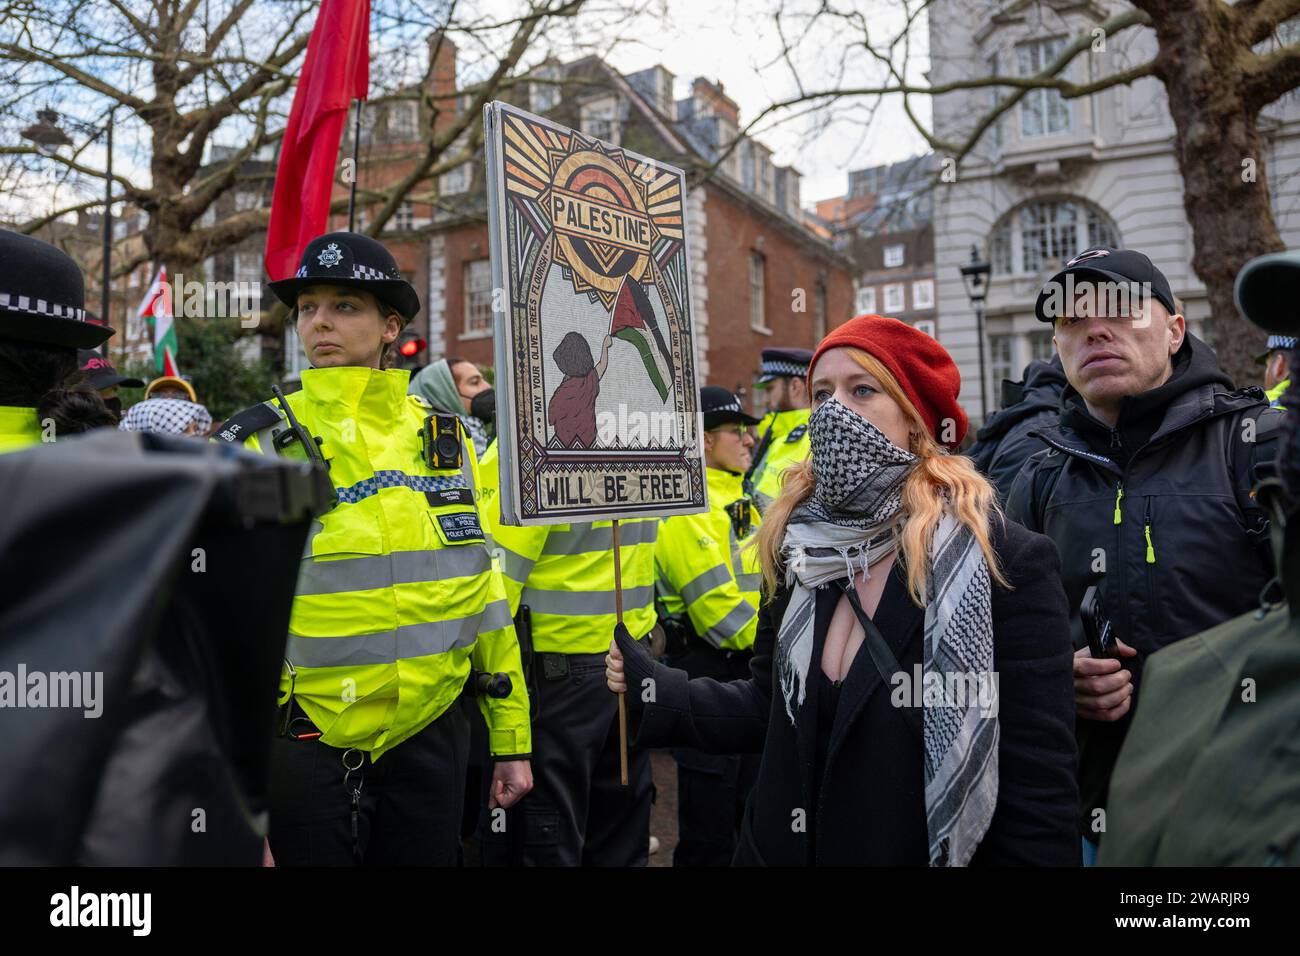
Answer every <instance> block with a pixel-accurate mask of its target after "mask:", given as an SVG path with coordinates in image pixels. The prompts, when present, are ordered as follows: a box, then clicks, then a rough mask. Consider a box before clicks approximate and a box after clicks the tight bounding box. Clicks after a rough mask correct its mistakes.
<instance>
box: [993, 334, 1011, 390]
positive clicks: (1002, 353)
mask: <svg viewBox="0 0 1300 956" xmlns="http://www.w3.org/2000/svg"><path fill="white" fill-rule="evenodd" d="M1014 340H1015V336H1013V335H990V336H989V375H990V376H992V378H993V387H992V389H991V390H990V391H991V394H993V395H1000V394H1001V388H1002V380H1003V379H1007V378H1011V377H1012V374H1011V373H1012V354H1013V353H1014V351H1015V349H1014V345H1015V341H1014Z"/></svg>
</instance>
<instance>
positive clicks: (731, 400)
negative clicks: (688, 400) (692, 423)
mask: <svg viewBox="0 0 1300 956" xmlns="http://www.w3.org/2000/svg"><path fill="white" fill-rule="evenodd" d="M700 412H701V413H702V414H703V415H704V430H705V431H708V430H709V429H711V428H717V427H718V426H720V425H757V424H758V422H759V419H757V418H755V417H754V416H753V415H746V414H745V409H744V406H742V405H741V404H740V399H739V398H737V397H736V396H735V394H734V393H733V392H730V391H728V390H727V389H725V388H723V387H722V386H721V385H705V386H704V387H703V388H702V389H700Z"/></svg>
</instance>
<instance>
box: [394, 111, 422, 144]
mask: <svg viewBox="0 0 1300 956" xmlns="http://www.w3.org/2000/svg"><path fill="white" fill-rule="evenodd" d="M419 126H420V124H419V112H418V108H417V107H416V105H415V104H414V103H391V104H389V107H388V137H389V139H391V140H394V141H395V142H399V143H406V142H410V141H411V140H413V139H416V138H418V137H419V133H420V129H419Z"/></svg>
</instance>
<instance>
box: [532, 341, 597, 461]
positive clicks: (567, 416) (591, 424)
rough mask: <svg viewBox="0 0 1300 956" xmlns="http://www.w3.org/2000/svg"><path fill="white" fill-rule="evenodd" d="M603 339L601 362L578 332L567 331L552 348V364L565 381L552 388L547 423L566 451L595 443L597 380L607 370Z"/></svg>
mask: <svg viewBox="0 0 1300 956" xmlns="http://www.w3.org/2000/svg"><path fill="white" fill-rule="evenodd" d="M613 341H614V340H613V339H612V338H610V337H609V336H608V335H607V336H605V343H604V345H603V346H602V347H601V350H600V361H599V362H595V361H593V360H592V358H591V346H590V345H589V344H588V343H587V340H586V339H585V338H583V336H582V334H581V333H579V332H569V333H568V334H567V335H565V336H564V338H563V339H561V340H560V344H559V345H558V346H556V349H555V364H556V365H557V366H559V369H560V371H561V372H563V373H564V381H562V382H561V383H560V384H559V387H558V388H556V389H555V393H554V394H553V395H552V396H551V402H550V404H549V405H548V406H547V409H546V420H547V421H548V422H550V424H551V427H552V428H554V429H555V437H556V438H557V439H559V442H560V444H561V445H562V446H563V447H565V448H591V447H593V446H594V445H595V444H596V396H597V395H599V394H600V380H601V378H603V377H604V375H605V369H606V368H608V367H609V346H610V343H611V342H613Z"/></svg>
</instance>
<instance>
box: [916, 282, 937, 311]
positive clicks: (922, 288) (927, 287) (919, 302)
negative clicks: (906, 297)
mask: <svg viewBox="0 0 1300 956" xmlns="http://www.w3.org/2000/svg"><path fill="white" fill-rule="evenodd" d="M912 308H913V309H933V308H934V280H933V279H918V280H917V281H916V282H913V283H912Z"/></svg>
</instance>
